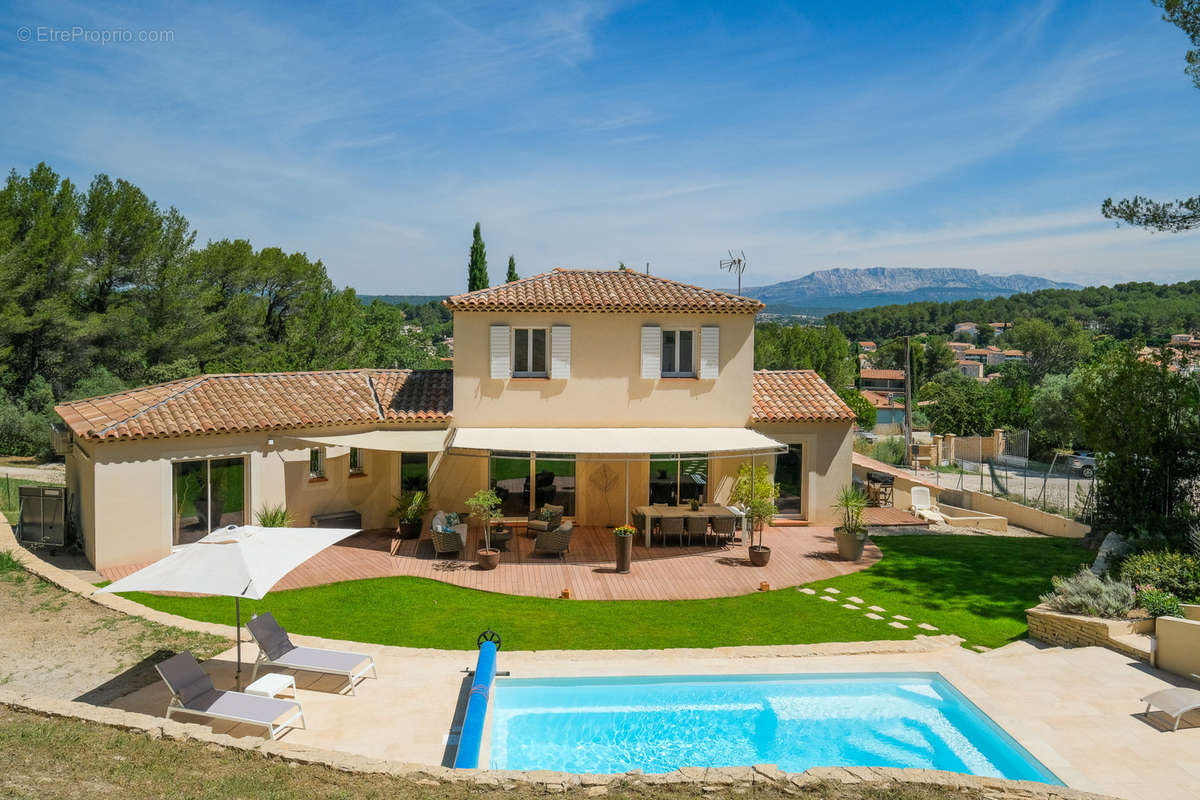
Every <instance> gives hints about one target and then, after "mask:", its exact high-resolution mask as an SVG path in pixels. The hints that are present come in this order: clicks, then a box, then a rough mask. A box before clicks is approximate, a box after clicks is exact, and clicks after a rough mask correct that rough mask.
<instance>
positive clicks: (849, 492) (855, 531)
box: [833, 486, 867, 561]
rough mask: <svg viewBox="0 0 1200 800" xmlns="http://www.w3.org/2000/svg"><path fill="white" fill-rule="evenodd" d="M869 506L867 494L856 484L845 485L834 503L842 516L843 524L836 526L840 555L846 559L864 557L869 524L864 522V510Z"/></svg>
mask: <svg viewBox="0 0 1200 800" xmlns="http://www.w3.org/2000/svg"><path fill="white" fill-rule="evenodd" d="M866 507H867V496H866V495H865V494H863V493H862V490H860V489H858V488H857V487H854V486H843V487H842V489H841V491H839V492H838V496H837V499H836V500H835V501H834V503H833V509H834V510H835V511H837V512H838V515H839V516H840V517H841V518H842V524H841V525H839V526H837V527H836V528H834V530H833V535H834V537H835V538H836V539H837V549H838V555H839V556H841V558H842V559H844V560H845V561H858V560H859V559H860V558H862V552H863V544H865V543H866V541H867V526H866V525H865V524H864V523H863V510H864V509H866Z"/></svg>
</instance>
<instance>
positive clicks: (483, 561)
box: [479, 547, 500, 569]
mask: <svg viewBox="0 0 1200 800" xmlns="http://www.w3.org/2000/svg"><path fill="white" fill-rule="evenodd" d="M498 566H500V551H499V550H497V549H496V548H494V547H493V548H492V549H491V550H488V549H486V548H482V547H481V548H479V568H480V569H495V568H496V567H498Z"/></svg>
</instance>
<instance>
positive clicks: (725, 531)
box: [705, 517, 737, 543]
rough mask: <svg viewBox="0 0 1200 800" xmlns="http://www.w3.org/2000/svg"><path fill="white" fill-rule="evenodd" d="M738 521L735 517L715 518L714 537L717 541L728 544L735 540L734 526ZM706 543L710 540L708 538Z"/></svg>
mask: <svg viewBox="0 0 1200 800" xmlns="http://www.w3.org/2000/svg"><path fill="white" fill-rule="evenodd" d="M736 521H737V520H736V519H735V518H734V517H713V518H712V535H713V536H714V537H715V538H716V539H717V541H719V542H720V541H724V543H728V542H729V540H730V539H732V538H733V532H734V524H735V523H736ZM705 541H708V539H707V538H706V539H705Z"/></svg>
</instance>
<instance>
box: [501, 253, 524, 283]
mask: <svg viewBox="0 0 1200 800" xmlns="http://www.w3.org/2000/svg"><path fill="white" fill-rule="evenodd" d="M504 280H505V282H507V283H512V282H513V281H519V280H521V276H520V275H518V274H517V260H516V259H515V258H513V257H512V256H509V257H508V275H507V276H505V278H504Z"/></svg>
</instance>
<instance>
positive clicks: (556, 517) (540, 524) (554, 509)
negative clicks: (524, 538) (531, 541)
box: [525, 503, 565, 533]
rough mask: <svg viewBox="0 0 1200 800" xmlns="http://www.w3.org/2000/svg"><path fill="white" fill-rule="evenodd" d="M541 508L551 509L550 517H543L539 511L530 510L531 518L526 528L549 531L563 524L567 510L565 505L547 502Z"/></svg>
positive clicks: (543, 509) (543, 531)
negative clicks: (564, 513) (564, 512)
mask: <svg viewBox="0 0 1200 800" xmlns="http://www.w3.org/2000/svg"><path fill="white" fill-rule="evenodd" d="M541 510H542V511H549V512H550V519H548V520H547V519H542V517H541V514H540V513H539V512H538V511H533V512H530V514H529V520H528V521H527V522H526V523H525V529H526V530H530V531H537V532H538V533H545V532H547V531H553V530H557V529H558V527H559V526H560V525H562V518H563V511H564V510H565V509H564V507H563V506H554V505H550V504H549V503H547V504H546V505H544V506H542V508H541Z"/></svg>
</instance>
